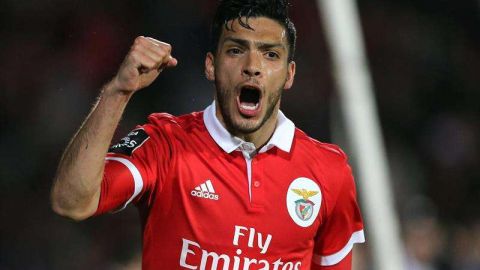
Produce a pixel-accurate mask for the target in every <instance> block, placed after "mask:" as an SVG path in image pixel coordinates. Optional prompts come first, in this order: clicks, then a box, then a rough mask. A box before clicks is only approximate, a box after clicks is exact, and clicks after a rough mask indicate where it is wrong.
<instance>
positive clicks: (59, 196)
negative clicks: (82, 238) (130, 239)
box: [51, 37, 177, 220]
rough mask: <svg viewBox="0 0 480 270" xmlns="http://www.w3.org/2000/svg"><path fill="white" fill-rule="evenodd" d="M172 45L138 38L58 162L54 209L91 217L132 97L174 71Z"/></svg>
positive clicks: (80, 216)
mask: <svg viewBox="0 0 480 270" xmlns="http://www.w3.org/2000/svg"><path fill="white" fill-rule="evenodd" d="M176 65H177V60H176V59H175V58H173V57H172V56H171V46H170V45H169V44H167V43H164V42H161V41H158V40H155V39H153V38H148V37H137V38H136V39H135V42H134V44H133V45H132V47H131V49H130V51H129V52H128V54H127V56H126V57H125V60H124V61H123V63H122V64H121V66H120V68H119V70H118V73H117V74H116V76H115V77H114V78H113V79H112V80H111V81H110V82H109V83H107V84H106V85H105V86H104V88H103V89H102V91H101V93H100V96H99V98H98V101H97V102H96V104H95V105H94V106H93V108H92V110H91V112H90V114H89V115H88V116H87V118H86V119H85V121H84V122H83V124H82V125H81V126H80V129H79V130H78V131H77V133H76V134H75V135H74V136H73V138H72V140H71V141H70V143H69V144H68V146H67V148H66V149H65V152H64V153H63V156H62V158H61V160H60V163H59V166H58V169H57V173H56V175H55V179H54V183H53V187H52V192H51V200H52V208H53V210H54V211H55V212H56V213H57V214H59V215H62V216H66V217H69V218H72V219H74V220H83V219H85V218H88V217H90V216H91V215H93V214H94V213H95V211H96V209H97V206H98V201H99V198H100V186H101V182H102V177H103V171H104V159H105V155H106V153H107V150H108V147H109V145H110V143H111V140H112V137H113V134H114V132H115V129H116V128H117V125H118V123H119V121H120V118H121V116H122V114H123V111H124V110H125V107H126V105H127V103H128V101H129V100H130V97H131V96H132V95H133V94H134V93H135V92H136V91H138V90H140V89H142V88H145V87H147V86H148V85H150V84H151V83H152V82H153V81H154V80H155V79H156V78H157V76H158V74H160V72H161V71H162V70H163V69H164V68H166V67H174V66H176Z"/></svg>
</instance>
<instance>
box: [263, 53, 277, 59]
mask: <svg viewBox="0 0 480 270" xmlns="http://www.w3.org/2000/svg"><path fill="white" fill-rule="evenodd" d="M266 56H267V57H268V58H271V59H278V58H280V55H278V53H276V52H272V51H270V52H267V53H266Z"/></svg>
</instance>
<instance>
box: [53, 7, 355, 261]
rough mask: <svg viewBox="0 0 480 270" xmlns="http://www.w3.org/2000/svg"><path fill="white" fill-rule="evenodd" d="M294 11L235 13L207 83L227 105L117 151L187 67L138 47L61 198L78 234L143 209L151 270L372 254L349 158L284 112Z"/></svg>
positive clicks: (62, 180)
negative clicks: (122, 133) (98, 218)
mask: <svg viewBox="0 0 480 270" xmlns="http://www.w3.org/2000/svg"><path fill="white" fill-rule="evenodd" d="M287 6H288V3H286V1H274V0H262V1H260V0H258V1H252V0H224V1H221V2H220V4H219V7H218V10H217V12H216V15H215V17H214V22H213V27H212V47H211V50H210V52H208V53H207V55H206V57H205V75H206V77H207V79H208V80H210V81H212V82H214V83H215V89H216V92H215V93H216V95H215V99H214V101H213V103H212V104H211V105H210V106H208V107H207V108H206V109H205V110H204V111H203V112H193V113H191V114H187V115H183V116H178V117H175V116H172V115H169V114H166V113H155V114H152V115H150V116H149V117H148V122H147V123H146V124H144V125H140V126H138V127H137V128H135V129H134V130H133V131H131V132H130V133H129V134H128V135H127V136H126V137H124V138H123V139H121V141H120V142H118V143H117V144H113V146H111V147H110V148H109V146H110V144H111V140H112V137H113V134H114V131H115V129H116V127H117V125H118V122H119V120H120V118H121V115H122V113H123V111H124V109H125V106H126V105H127V103H128V101H129V100H130V98H131V97H132V95H133V94H134V93H136V92H137V91H139V90H141V89H143V88H145V87H147V86H148V85H150V84H151V83H152V82H153V81H154V80H155V78H157V76H158V75H159V74H160V73H161V72H162V70H163V69H165V68H173V67H175V66H176V65H177V59H175V58H174V57H173V56H172V54H171V52H172V46H171V45H169V44H167V43H165V42H161V41H158V40H155V39H153V38H149V37H142V36H140V37H138V38H136V39H135V42H134V44H133V45H132V47H131V49H130V51H129V52H128V54H127V56H126V58H125V60H124V62H123V63H122V65H121V66H120V69H119V71H118V73H117V74H116V76H115V77H114V78H113V79H112V80H111V81H110V82H109V83H107V84H106V85H105V86H104V88H103V90H102V91H101V93H100V97H99V99H98V102H97V104H96V105H95V106H94V108H93V109H92V111H91V113H90V114H89V115H88V117H87V119H86V120H85V122H84V123H83V124H82V126H81V127H80V129H79V131H78V132H77V134H75V136H74V137H73V139H72V141H71V143H70V144H69V145H68V147H67V148H66V150H65V153H64V155H63V157H62V159H61V161H60V164H59V168H58V171H57V175H56V177H55V181H54V185H53V188H52V205H53V209H54V211H55V212H57V213H58V214H60V215H63V216H67V217H70V218H72V219H75V220H82V219H85V218H88V217H91V216H95V215H100V214H103V213H106V212H113V211H117V210H120V209H123V208H124V207H126V206H127V205H128V204H134V205H135V206H136V207H137V208H138V210H139V211H140V214H141V224H142V229H143V230H142V231H143V255H142V256H143V257H142V267H143V269H233V270H242V269H243V270H245V269H264V270H265V269H275V270H281V269H282V270H298V269H335V270H340V269H351V257H352V255H351V253H352V252H351V251H352V246H353V244H355V243H359V242H364V234H363V223H362V219H361V215H360V212H359V208H358V206H357V202H356V194H355V184H354V181H353V178H352V173H351V170H350V167H349V165H348V164H347V158H346V156H345V154H344V153H343V152H342V151H341V150H340V149H339V148H338V147H337V146H334V145H331V144H326V143H321V142H318V141H316V140H314V139H312V138H310V137H308V136H307V135H306V134H305V133H303V132H302V131H301V130H299V129H298V128H296V127H295V126H294V124H293V123H292V122H291V121H290V120H289V119H288V118H287V117H286V116H285V115H284V114H283V113H282V112H281V111H280V110H279V108H280V101H281V96H282V92H283V91H284V90H287V89H289V88H290V87H291V86H292V84H293V81H294V77H295V62H294V61H293V56H294V50H295V40H296V30H295V27H294V25H293V23H292V22H291V21H290V20H289V18H288V15H287Z"/></svg>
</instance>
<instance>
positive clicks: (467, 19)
mask: <svg viewBox="0 0 480 270" xmlns="http://www.w3.org/2000/svg"><path fill="white" fill-rule="evenodd" d="M291 2H292V4H293V5H292V8H291V11H290V12H291V17H292V19H293V21H294V22H295V24H296V26H297V31H298V42H297V55H296V59H295V60H296V62H297V76H296V80H295V84H294V87H293V89H292V90H290V91H287V92H286V93H285V94H284V99H283V104H282V110H283V111H284V112H285V113H286V115H287V116H289V118H290V119H292V120H293V121H294V122H295V124H296V125H297V126H298V127H300V128H301V129H303V130H305V131H306V132H307V133H308V134H310V135H311V136H312V137H315V138H317V139H319V140H321V141H325V142H331V141H333V140H334V138H332V135H331V133H332V132H331V129H332V128H331V127H332V121H335V120H334V119H335V118H334V117H332V111H335V108H334V107H335V106H336V103H335V100H336V92H335V89H334V83H333V78H332V71H331V67H332V64H331V62H330V57H329V52H328V48H327V45H326V42H325V37H324V33H323V27H322V24H321V18H320V17H319V14H318V11H317V9H316V4H315V3H316V2H315V1H313V0H291ZM215 5H216V1H215V0H201V1H193V0H192V1H173V0H164V1H152V0H145V1H128V0H127V1H112V0H106V1H98V2H90V1H60V0H49V1H15V0H4V1H2V2H0V37H1V38H0V39H1V42H0V83H1V84H0V85H1V86H0V89H1V90H0V128H1V131H2V132H1V133H0V149H1V155H0V218H1V219H0V269H91V270H95V269H124V270H126V269H139V266H138V265H139V261H140V259H141V258H140V257H139V252H140V249H141V244H140V239H141V231H140V224H139V222H138V216H137V213H136V211H135V209H134V208H133V207H131V208H129V209H127V210H125V211H123V212H122V213H119V214H115V215H106V216H102V217H98V218H95V219H91V220H87V221H84V222H82V223H75V222H72V221H68V220H66V219H63V218H61V217H58V216H56V215H54V214H53V212H52V211H51V210H50V205H49V189H50V186H51V182H52V177H53V175H54V173H55V169H56V164H57V162H58V160H59V158H60V156H61V154H62V150H63V148H64V147H65V146H66V145H67V143H68V140H69V139H70V137H71V136H72V135H73V134H74V132H75V130H76V129H77V128H78V127H79V125H80V124H81V122H82V119H84V118H85V116H86V114H87V113H88V111H89V109H90V107H91V104H93V102H94V101H95V98H96V96H97V95H98V93H99V89H100V88H101V87H102V85H103V84H104V83H106V82H107V81H108V80H109V79H110V78H111V77H112V76H113V75H114V74H115V72H116V69H117V67H118V65H119V64H120V63H121V61H122V60H123V56H124V55H125V54H126V52H127V51H128V49H129V47H130V44H131V42H132V41H133V39H134V38H135V37H136V36H138V35H145V36H152V37H155V38H157V39H160V40H163V41H166V42H168V43H170V44H172V46H173V55H174V56H175V57H176V58H177V59H178V60H179V65H178V67H176V68H175V69H172V70H167V71H165V72H164V74H162V75H161V76H160V77H159V79H158V80H157V81H156V82H155V83H154V84H153V85H152V86H151V87H150V88H149V89H146V90H143V91H141V92H140V93H137V94H136V95H135V97H134V98H133V99H132V101H131V102H130V104H129V106H128V108H127V111H126V113H125V116H124V119H123V120H122V123H121V125H120V127H119V129H118V131H117V135H116V137H117V138H119V137H121V136H122V135H124V134H126V133H127V132H128V131H129V130H130V129H132V128H133V127H134V126H135V125H136V124H140V123H143V122H144V121H145V119H146V116H147V115H148V114H149V113H151V112H155V111H166V112H169V113H172V114H182V113H187V112H190V111H200V110H203V108H205V107H206V106H207V105H208V104H209V103H210V102H211V100H212V97H213V91H214V88H213V85H211V84H210V83H209V82H207V80H206V79H205V78H204V75H203V59H204V55H205V53H206V51H207V49H208V32H209V24H210V22H211V19H212V14H213V10H214V7H215ZM358 7H359V11H360V14H361V19H362V27H363V31H364V38H365V45H366V48H367V54H368V59H369V64H370V68H371V72H372V76H373V82H374V87H375V94H376V98H377V100H376V101H377V104H378V109H379V114H380V119H381V124H382V130H383V135H384V140H385V143H386V148H387V152H388V159H389V164H390V168H391V170H392V172H391V174H392V186H393V188H394V194H395V203H396V206H397V211H398V213H399V217H400V220H401V228H402V238H403V240H404V245H405V264H406V269H409V270H436V269H438V270H478V269H480V199H479V198H480V170H479V167H480V106H479V105H478V103H479V101H480V76H479V75H480V31H479V30H478V26H479V25H480V2H478V1H477V0H462V1H454V0H441V1H438V0H437V1H432V0H402V1H400V0H359V1H358ZM341 146H342V147H343V148H345V149H347V152H348V145H341ZM353 163H354V160H353ZM354 169H355V167H354ZM357 181H361V180H360V179H358V180H357ZM366 231H367V241H368V233H369V232H368V227H367V228H366ZM356 251H357V252H356V255H355V258H354V259H355V268H354V269H357V270H360V269H372V266H371V250H370V248H369V243H368V242H367V244H365V245H362V246H359V247H358V248H357V249H356Z"/></svg>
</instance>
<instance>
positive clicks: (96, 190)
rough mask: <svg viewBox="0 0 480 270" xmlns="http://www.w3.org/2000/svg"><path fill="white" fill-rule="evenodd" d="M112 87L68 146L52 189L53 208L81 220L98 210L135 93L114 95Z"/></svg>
mask: <svg viewBox="0 0 480 270" xmlns="http://www.w3.org/2000/svg"><path fill="white" fill-rule="evenodd" d="M113 87H114V86H113V84H112V83H109V84H107V85H106V86H105V88H104V89H103V91H102V93H101V95H100V97H99V99H98V101H97V103H96V104H95V105H94V107H93V108H92V110H91V112H90V114H89V115H88V116H87V118H86V119H85V121H84V123H83V124H82V126H81V127H80V129H79V130H78V132H77V133H76V134H75V135H74V137H73V138H72V140H71V141H70V143H69V145H68V146H67V148H66V150H65V152H64V154H63V156H62V158H61V161H60V163H59V167H58V170H57V174H56V177H55V180H54V185H53V188H52V207H53V209H54V211H55V212H57V213H58V214H60V215H63V216H68V217H70V218H73V219H76V220H81V219H84V218H87V217H89V216H91V215H92V214H93V213H95V210H96V209H97V205H98V200H99V197H100V186H101V181H102V176H103V170H104V159H105V155H106V153H107V150H108V147H109V145H110V143H111V140H112V137H113V134H114V133H115V129H116V128H117V126H118V123H119V121H120V118H121V116H122V114H123V111H124V109H125V106H126V104H127V103H128V100H129V99H130V96H131V93H126V92H120V91H113V89H112V88H113Z"/></svg>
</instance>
